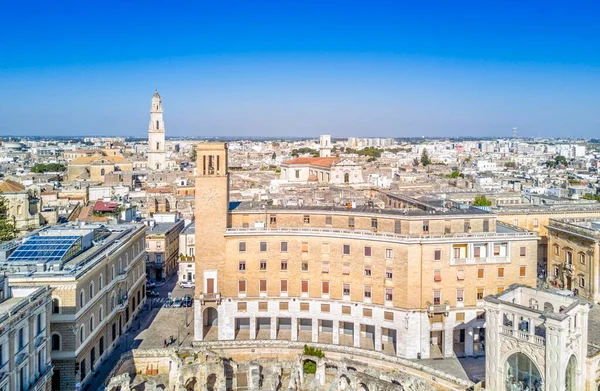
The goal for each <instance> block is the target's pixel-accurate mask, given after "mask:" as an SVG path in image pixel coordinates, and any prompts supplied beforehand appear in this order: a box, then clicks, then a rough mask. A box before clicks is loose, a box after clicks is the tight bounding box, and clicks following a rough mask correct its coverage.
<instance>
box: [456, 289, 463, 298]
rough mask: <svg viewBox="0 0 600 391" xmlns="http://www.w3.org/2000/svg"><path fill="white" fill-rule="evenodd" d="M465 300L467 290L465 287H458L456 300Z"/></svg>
mask: <svg viewBox="0 0 600 391" xmlns="http://www.w3.org/2000/svg"><path fill="white" fill-rule="evenodd" d="M464 300H465V290H464V289H463V288H458V289H457V290H456V301H464Z"/></svg>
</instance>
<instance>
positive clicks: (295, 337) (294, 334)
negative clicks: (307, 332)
mask: <svg viewBox="0 0 600 391" xmlns="http://www.w3.org/2000/svg"><path fill="white" fill-rule="evenodd" d="M290 331H291V332H292V336H291V339H292V341H297V340H298V318H296V317H292V329H291V330H290Z"/></svg>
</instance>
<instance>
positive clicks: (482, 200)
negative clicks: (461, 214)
mask: <svg viewBox="0 0 600 391" xmlns="http://www.w3.org/2000/svg"><path fill="white" fill-rule="evenodd" d="M473 206H492V201H490V200H488V199H487V197H486V196H484V195H483V194H479V195H476V196H475V200H474V201H473Z"/></svg>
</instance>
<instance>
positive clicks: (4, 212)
mask: <svg viewBox="0 0 600 391" xmlns="http://www.w3.org/2000/svg"><path fill="white" fill-rule="evenodd" d="M16 236H17V228H16V227H15V222H14V219H13V218H12V217H11V216H10V215H9V214H8V202H7V201H6V198H4V197H2V195H1V194H0V242H5V241H7V240H12V239H14V238H15V237H16Z"/></svg>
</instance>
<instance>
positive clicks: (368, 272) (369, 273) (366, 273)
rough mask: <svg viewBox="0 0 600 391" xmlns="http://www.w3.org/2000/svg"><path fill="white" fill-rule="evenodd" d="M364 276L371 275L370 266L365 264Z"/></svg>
mask: <svg viewBox="0 0 600 391" xmlns="http://www.w3.org/2000/svg"><path fill="white" fill-rule="evenodd" d="M365 277H371V266H365Z"/></svg>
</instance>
